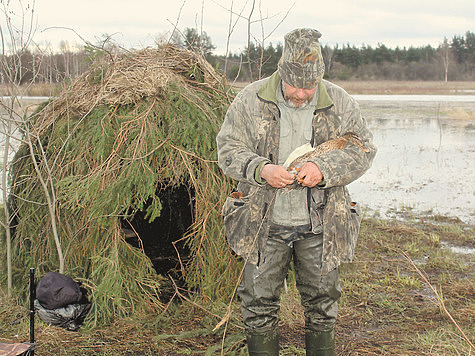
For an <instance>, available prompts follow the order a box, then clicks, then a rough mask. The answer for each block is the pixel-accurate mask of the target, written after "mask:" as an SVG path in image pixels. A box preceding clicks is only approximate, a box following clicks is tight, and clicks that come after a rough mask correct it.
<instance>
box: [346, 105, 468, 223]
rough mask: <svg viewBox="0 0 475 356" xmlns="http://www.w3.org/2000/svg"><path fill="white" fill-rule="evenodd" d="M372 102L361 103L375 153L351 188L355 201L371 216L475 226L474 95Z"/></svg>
mask: <svg viewBox="0 0 475 356" xmlns="http://www.w3.org/2000/svg"><path fill="white" fill-rule="evenodd" d="M373 97H374V96H364V97H363V96H361V97H359V102H360V105H361V110H362V113H363V116H365V118H366V119H367V121H368V126H369V127H370V129H371V130H372V132H373V135H374V142H375V144H376V146H377V147H378V153H377V155H376V157H375V160H374V162H373V166H372V168H371V169H370V170H369V171H368V172H367V173H366V174H365V175H364V176H363V177H361V178H360V179H359V180H357V181H356V182H353V183H352V184H350V186H349V190H350V193H351V195H352V198H353V200H356V201H359V202H360V203H361V204H362V206H363V207H365V208H366V213H367V214H368V215H370V216H372V215H379V216H382V217H398V216H401V213H402V212H404V213H406V214H407V213H408V211H410V213H411V214H412V215H413V216H418V215H423V214H426V213H429V214H440V215H444V216H448V217H458V218H460V219H461V220H462V221H464V222H467V223H470V224H474V223H475V210H474V206H473V200H474V199H473V198H474V195H475V191H474V184H473V182H474V181H475V179H474V178H475V174H474V169H473V165H474V162H475V140H474V138H475V116H474V112H475V96H465V97H464V99H463V100H459V99H460V97H461V96H457V97H454V98H452V100H451V101H449V100H448V99H450V98H446V96H443V97H444V100H445V101H442V100H441V97H440V96H437V97H434V100H433V101H428V100H426V99H424V100H423V101H419V98H420V96H412V98H406V99H407V100H405V101H403V102H401V101H399V100H397V97H399V96H392V97H391V98H387V96H385V98H384V100H373V99H374V98H373ZM406 97H408V96H406ZM424 97H427V96H424ZM468 98H471V100H468ZM367 99H369V100H367ZM379 99H383V98H379ZM389 99H392V100H389ZM409 99H411V100H409Z"/></svg>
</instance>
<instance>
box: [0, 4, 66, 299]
mask: <svg viewBox="0 0 475 356" xmlns="http://www.w3.org/2000/svg"><path fill="white" fill-rule="evenodd" d="M0 16H1V18H2V21H1V22H0V24H3V25H0V41H1V44H0V45H1V57H0V69H1V71H2V72H3V73H4V74H5V75H4V78H3V79H4V84H3V90H4V93H5V94H6V95H5V96H2V97H0V115H1V117H0V124H1V129H2V132H0V136H3V140H4V141H3V143H4V147H3V149H4V151H3V162H2V163H3V164H2V167H1V168H2V179H1V182H2V183H1V184H2V186H1V190H2V197H3V209H4V216H3V221H2V222H1V224H2V226H3V228H4V229H5V239H6V241H5V244H6V249H7V256H6V264H7V295H8V296H11V291H12V255H11V254H12V245H11V241H12V239H11V238H12V237H11V232H10V231H11V222H12V216H13V214H12V213H13V212H11V211H10V210H9V205H8V204H7V201H8V191H9V189H8V181H7V175H8V171H9V164H10V158H11V155H12V153H13V147H14V146H15V145H14V143H16V145H18V144H19V143H20V142H22V143H25V144H27V145H28V147H29V148H30V154H31V155H32V157H33V156H34V155H35V154H38V153H39V154H40V157H41V158H42V160H41V161H42V163H43V164H44V165H45V167H46V169H45V170H44V171H41V170H40V167H38V166H35V168H37V169H36V173H37V174H38V177H39V179H40V182H41V183H42V185H43V188H44V192H45V195H46V200H47V203H48V208H49V211H50V215H51V225H52V231H53V237H54V241H55V244H56V250H57V253H58V257H59V271H60V272H61V273H63V271H64V257H63V252H62V248H61V243H60V239H59V235H58V232H57V226H56V225H57V220H56V209H55V207H56V200H55V193H54V186H53V184H52V179H51V174H50V173H51V171H50V170H49V166H48V162H47V160H46V155H45V153H44V151H43V149H42V146H41V141H40V140H39V138H38V137H35V135H34V133H32V131H31V129H30V128H29V122H28V114H29V107H28V105H26V104H25V103H24V102H23V100H22V97H23V95H24V94H25V93H26V92H27V91H28V88H29V86H31V85H32V84H33V83H34V81H35V79H36V76H37V75H38V71H36V70H35V71H33V73H29V75H28V76H27V71H26V69H25V68H26V65H25V63H24V60H25V53H28V51H29V48H30V47H31V46H32V45H33V37H34V34H35V32H36V25H35V2H34V0H33V1H29V2H27V3H26V4H25V3H23V2H22V1H21V0H18V1H1V0H0ZM35 60H36V59H35ZM35 64H36V63H35ZM38 67H40V65H39V66H38ZM25 78H27V79H25ZM20 128H21V131H23V132H24V135H23V137H20V135H19V134H18V132H19V130H20ZM34 146H35V147H37V150H39V151H40V152H35V148H34ZM32 161H33V163H34V164H36V159H32ZM44 172H46V174H45V173H44ZM43 183H44V184H43ZM48 184H49V185H48Z"/></svg>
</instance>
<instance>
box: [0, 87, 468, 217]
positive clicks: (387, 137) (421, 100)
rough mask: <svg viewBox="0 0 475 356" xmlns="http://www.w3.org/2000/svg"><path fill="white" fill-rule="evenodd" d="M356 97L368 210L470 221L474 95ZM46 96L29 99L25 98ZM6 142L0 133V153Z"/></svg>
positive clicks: (358, 187)
mask: <svg viewBox="0 0 475 356" xmlns="http://www.w3.org/2000/svg"><path fill="white" fill-rule="evenodd" d="M355 98H356V99H357V100H358V101H359V102H360V104H361V108H362V112H363V115H364V116H365V117H366V119H367V121H368V125H369V127H370V128H371V130H372V131H373V134H374V141H375V144H376V145H377V147H378V154H377V155H376V158H375V160H374V163H373V167H372V168H371V169H370V170H369V171H368V172H367V173H366V174H365V175H364V176H363V177H361V178H360V179H359V180H358V181H356V182H354V183H352V184H351V185H350V187H349V189H350V192H351V194H352V197H353V199H354V200H356V201H358V202H360V204H362V206H363V207H364V208H365V210H366V214H367V215H369V216H374V215H376V216H380V217H391V218H393V217H405V216H407V214H413V215H416V216H417V215H421V214H426V213H428V214H440V215H444V216H449V217H458V218H460V219H461V220H462V221H464V222H467V223H472V224H474V223H475V209H474V205H473V200H474V195H475V190H474V184H473V182H474V181H475V173H474V169H473V168H472V167H473V166H472V165H473V164H474V162H475V96H473V95H439V96H436V95H355ZM45 99H46V98H29V99H28V103H29V104H31V103H34V102H40V101H42V100H45ZM3 130H4V128H3V127H2V133H3V132H4V131H3ZM18 134H19V133H18V132H16V135H18ZM4 142H5V139H4V136H3V134H1V133H0V156H1V157H3V149H4V147H3V146H4ZM13 144H14V145H18V141H15V142H13ZM11 155H12V153H11V154H10V157H11ZM0 168H1V167H0ZM0 199H1V198H0Z"/></svg>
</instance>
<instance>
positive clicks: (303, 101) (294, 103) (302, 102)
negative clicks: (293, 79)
mask: <svg viewBox="0 0 475 356" xmlns="http://www.w3.org/2000/svg"><path fill="white" fill-rule="evenodd" d="M282 94H283V95H284V100H285V103H286V104H287V105H288V106H289V107H291V108H296V109H302V108H304V107H306V106H307V105H308V104H310V101H311V100H312V99H313V95H312V96H310V97H308V96H307V97H305V98H296V97H295V96H291V95H288V94H287V92H286V90H285V87H284V86H283V87H282Z"/></svg>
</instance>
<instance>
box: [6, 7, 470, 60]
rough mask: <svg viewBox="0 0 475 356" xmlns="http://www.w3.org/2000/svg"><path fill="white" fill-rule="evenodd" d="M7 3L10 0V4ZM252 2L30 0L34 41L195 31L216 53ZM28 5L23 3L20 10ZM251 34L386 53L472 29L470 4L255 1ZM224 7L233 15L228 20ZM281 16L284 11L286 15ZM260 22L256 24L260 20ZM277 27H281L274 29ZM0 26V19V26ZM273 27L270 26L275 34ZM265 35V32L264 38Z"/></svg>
mask: <svg viewBox="0 0 475 356" xmlns="http://www.w3.org/2000/svg"><path fill="white" fill-rule="evenodd" d="M13 1H15V0H11V2H13ZM252 1H253V0H247V1H246V0H234V1H232V0H214V1H213V0H185V1H183V0H113V1H112V0H80V1H67V0H36V2H35V5H34V8H35V20H36V24H37V31H36V34H35V40H36V42H37V43H45V42H46V41H48V42H50V43H51V44H52V45H53V46H57V45H58V44H59V42H60V41H61V40H67V41H68V42H69V44H70V45H73V44H74V43H77V44H79V45H82V44H83V42H82V40H81V39H80V38H79V37H78V36H77V35H75V34H74V33H73V32H72V31H70V30H66V29H58V28H54V27H67V28H70V29H73V30H74V31H76V32H77V33H78V34H79V35H81V36H82V37H83V38H84V39H86V40H87V41H90V42H92V43H97V42H98V40H99V39H100V38H101V37H102V36H103V35H104V34H109V35H113V38H114V40H115V41H116V42H118V43H119V44H120V45H122V46H124V47H126V48H143V47H146V46H151V45H153V44H154V43H155V41H156V40H157V38H160V37H165V38H168V36H169V35H170V32H171V30H172V29H173V26H174V24H177V28H178V29H179V30H183V29H184V28H186V27H194V28H197V29H198V30H199V31H200V30H201V29H202V30H204V31H206V32H207V34H208V35H209V36H210V37H211V40H212V43H213V44H214V45H215V46H216V47H217V48H216V50H215V53H224V52H225V50H226V39H227V36H228V33H229V23H230V20H231V21H232V23H233V24H234V23H236V21H237V23H236V26H235V27H234V30H233V32H232V34H231V38H230V49H231V50H232V51H233V52H234V51H238V50H242V49H243V48H244V46H245V44H246V41H247V20H246V19H243V18H241V19H239V17H238V15H237V14H238V13H242V16H244V17H248V16H249V13H250V11H251V6H250V5H251V4H252ZM27 2H28V1H26V0H23V4H25V3H27ZM255 2H256V7H255V10H254V14H253V17H252V19H253V21H255V22H254V23H253V25H252V26H251V33H252V34H253V35H254V36H255V37H256V38H257V39H258V40H259V41H260V40H262V38H263V35H262V33H264V37H266V38H267V37H268V38H267V39H266V44H268V43H269V42H272V43H274V44H276V43H277V42H279V41H280V42H282V41H283V36H284V35H285V33H287V32H289V31H290V30H292V29H294V28H297V27H312V28H315V29H318V30H319V31H320V32H321V33H322V35H323V36H322V38H321V42H322V44H329V45H331V46H333V45H335V44H340V45H344V44H347V43H349V44H350V45H356V46H357V47H359V46H361V45H363V44H367V45H371V46H376V45H377V44H378V43H383V44H385V45H387V46H389V47H392V48H394V47H396V46H400V47H403V46H406V47H409V46H416V47H417V46H424V45H427V44H430V45H432V46H434V47H437V46H438V45H439V44H440V43H441V42H442V41H443V39H444V37H447V38H448V39H451V38H452V37H453V36H454V35H465V32H466V31H467V30H469V31H472V32H474V31H475V1H473V0H450V1H448V0H443V1H442V0H397V1H386V0H330V1H315V0H314V1H311V0H295V1H294V2H293V1H292V0H261V1H259V0H255ZM231 6H232V8H233V11H234V12H235V14H234V15H233V17H232V19H230V14H231V11H230V9H231ZM287 11H289V13H288V15H287V16H286V13H287ZM261 17H262V18H264V20H263V21H259V19H260V18H261ZM281 21H282V23H280V22H281ZM1 22H3V19H2V21H0V24H1ZM276 27H277V28H276ZM271 32H272V33H271Z"/></svg>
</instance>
